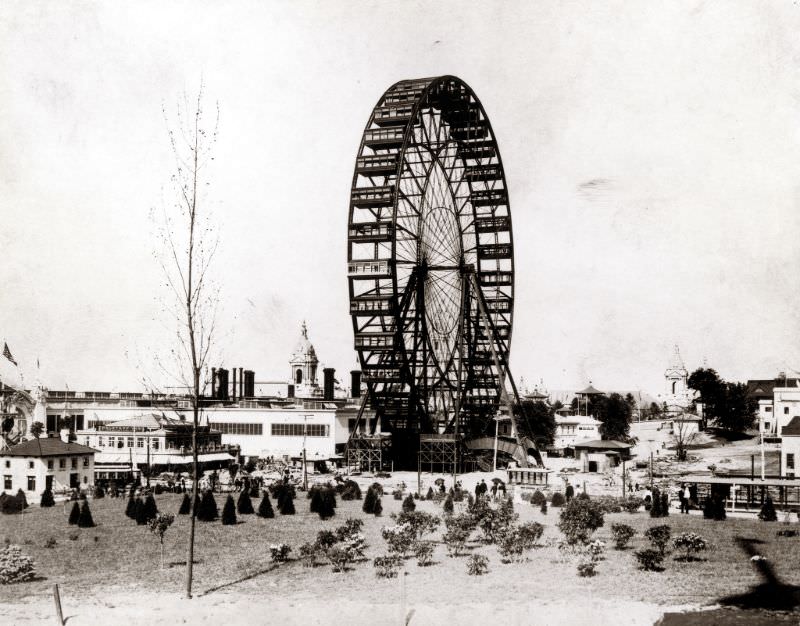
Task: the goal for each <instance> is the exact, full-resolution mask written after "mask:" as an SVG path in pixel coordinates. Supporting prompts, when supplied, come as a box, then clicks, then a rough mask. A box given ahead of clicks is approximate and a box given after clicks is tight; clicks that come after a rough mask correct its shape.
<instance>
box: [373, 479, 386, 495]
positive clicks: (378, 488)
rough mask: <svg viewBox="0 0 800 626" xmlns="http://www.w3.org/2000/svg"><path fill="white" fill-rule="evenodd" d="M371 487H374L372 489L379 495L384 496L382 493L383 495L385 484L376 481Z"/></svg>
mask: <svg viewBox="0 0 800 626" xmlns="http://www.w3.org/2000/svg"><path fill="white" fill-rule="evenodd" d="M370 487H371V488H372V490H373V491H374V492H375V493H376V494H377V495H379V496H382V495H383V485H381V484H380V483H379V482H374V483H372V484H371V485H370Z"/></svg>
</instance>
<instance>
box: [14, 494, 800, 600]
mask: <svg viewBox="0 0 800 626" xmlns="http://www.w3.org/2000/svg"><path fill="white" fill-rule="evenodd" d="M180 500H181V496H177V495H172V494H170V495H167V494H164V495H161V496H156V501H157V503H158V506H159V509H160V510H162V511H164V512H173V513H175V512H177V509H178V506H179V504H180ZM223 503H224V498H223V497H222V496H219V495H218V496H217V504H218V506H219V508H220V510H221V509H222V504H223ZM308 503H309V501H308V500H307V499H306V498H305V494H298V498H297V499H296V500H295V506H296V508H297V510H298V513H297V514H296V515H294V516H285V517H284V516H281V515H280V514H278V515H277V516H276V517H275V519H267V520H265V519H261V518H259V517H257V516H255V515H247V516H240V518H239V519H240V522H241V523H239V524H238V525H236V526H222V524H221V523H220V522H213V523H201V522H198V523H197V547H196V551H195V558H196V561H197V564H196V565H195V592H196V594H198V595H202V594H224V593H226V592H227V591H235V592H236V593H242V594H245V595H247V594H254V595H258V594H266V595H267V596H268V597H273V598H274V597H280V598H283V599H285V600H286V601H287V602H294V601H297V602H302V601H303V599H310V598H315V599H319V598H321V597H325V596H328V595H330V596H331V597H333V596H334V595H335V594H340V593H342V591H343V589H345V588H346V589H347V590H348V591H347V593H348V594H358V595H359V597H360V598H361V599H362V600H365V601H369V602H370V603H374V604H396V603H397V602H398V600H399V598H400V594H401V593H403V594H405V596H406V598H407V601H408V602H418V603H424V604H439V603H445V604H456V603H461V602H464V601H466V600H469V601H470V602H480V601H483V600H486V601H494V599H496V598H502V600H503V601H504V602H507V601H509V600H513V599H515V598H517V599H519V600H526V599H531V598H537V599H540V600H542V599H559V600H564V599H567V600H569V599H571V598H575V599H576V601H580V600H583V599H587V598H591V597H600V598H611V599H614V598H616V599H620V600H623V599H625V600H641V601H645V602H653V603H660V604H670V605H677V604H691V605H704V604H709V603H714V602H715V601H717V600H719V599H720V598H722V597H725V596H729V595H733V594H741V593H746V592H748V591H750V590H751V588H752V587H753V586H755V585H757V584H758V583H759V582H761V581H760V579H759V577H758V576H757V574H756V573H755V571H754V569H753V567H752V565H751V563H750V562H749V559H748V557H747V556H746V555H745V554H744V553H743V552H742V551H741V550H740V549H739V548H738V547H737V546H736V544H735V542H734V537H736V536H741V537H748V538H755V539H759V540H761V541H763V542H764V544H763V546H762V547H761V553H762V554H763V555H765V556H766V557H767V558H768V559H769V560H770V562H771V563H772V565H773V567H774V571H775V573H776V574H777V576H778V577H779V578H780V579H781V581H782V582H783V583H786V584H793V585H800V568H798V567H797V563H798V562H800V538H798V537H792V538H784V537H776V531H777V530H778V529H780V528H782V527H783V525H782V524H780V523H765V522H760V521H758V520H757V519H756V520H750V519H729V520H727V521H725V522H713V521H706V520H704V519H703V518H702V516H698V515H690V516H687V515H679V514H677V513H673V514H672V515H670V517H668V518H663V519H659V520H653V519H651V518H650V517H649V516H648V515H647V514H646V513H644V512H639V513H636V514H633V515H631V514H628V513H620V514H613V515H606V521H605V526H604V527H603V528H601V529H599V530H598V531H597V533H596V537H597V538H599V539H602V540H604V541H606V542H607V552H606V558H605V560H603V561H601V562H600V564H599V566H598V574H597V576H595V577H593V578H590V579H587V578H581V577H579V576H578V575H577V570H576V567H575V563H574V562H573V561H567V562H564V561H563V559H561V555H560V553H559V551H558V549H557V548H555V547H552V546H548V547H540V548H537V549H535V550H533V551H531V552H530V553H528V559H527V561H525V562H522V563H513V564H503V563H501V561H500V557H499V555H498V553H497V549H496V548H495V546H487V545H482V544H479V543H475V544H473V546H472V550H473V551H474V552H476V553H480V554H485V555H486V556H488V557H489V573H488V574H486V575H485V576H482V577H473V576H468V575H467V573H466V558H465V557H460V558H450V557H448V556H447V554H446V550H445V546H444V545H443V544H438V545H437V546H436V551H435V554H434V561H435V564H434V565H433V566H430V567H418V566H417V565H416V561H415V560H414V559H413V558H411V559H409V560H408V561H407V562H406V569H407V570H408V572H409V575H408V576H406V577H405V583H404V585H401V583H400V579H388V580H387V579H379V578H376V576H375V573H374V569H373V567H372V563H371V561H372V558H373V557H375V556H378V555H381V554H385V553H386V550H385V544H384V541H383V539H382V538H381V536H380V530H381V527H382V526H384V525H388V524H391V523H392V520H391V519H390V517H389V516H390V514H391V513H393V512H397V511H399V509H400V504H401V503H400V502H399V501H395V500H393V499H392V498H391V496H384V497H383V507H384V514H383V516H382V517H379V518H375V517H372V516H364V515H363V514H362V513H361V504H362V503H361V501H352V502H343V501H341V500H340V501H339V502H338V508H337V514H336V516H335V517H334V518H333V519H330V520H327V521H321V520H320V519H319V518H318V516H317V515H316V514H314V515H311V514H309V513H308ZM125 504H126V500H125V499H122V498H120V499H110V498H103V499H100V500H94V501H92V502H90V506H91V510H92V515H93V517H94V520H95V522H96V523H97V524H98V526H97V527H96V528H90V529H78V528H77V527H73V526H69V525H68V524H67V516H68V513H69V504H68V505H67V507H66V510H65V508H64V507H63V506H62V505H60V504H59V505H57V506H55V507H53V508H50V509H39V508H38V507H31V508H30V509H28V511H27V512H26V514H25V515H24V516H23V517H22V519H20V516H16V515H14V516H9V515H4V516H0V541H2V540H3V539H4V538H8V539H9V540H10V541H11V542H12V543H17V544H19V545H21V546H22V548H23V552H24V553H26V554H28V555H30V556H32V557H33V558H34V560H35V562H36V569H37V574H38V576H39V577H40V578H39V579H38V580H36V581H34V582H30V583H24V584H17V585H9V586H3V587H0V602H22V601H29V600H30V601H33V600H37V599H38V600H43V599H44V598H46V597H49V595H50V593H51V588H52V584H53V583H59V584H60V585H61V587H62V589H63V590H64V591H63V592H64V593H69V594H70V595H71V596H73V597H78V596H81V595H84V594H87V595H91V596H94V597H98V598H103V597H104V596H106V595H107V596H108V598H109V600H110V599H111V596H113V594H114V593H115V592H120V593H123V592H125V593H130V592H136V591H139V590H141V591H149V592H159V591H161V592H168V593H171V594H180V593H181V592H182V590H183V585H184V574H185V554H186V536H187V534H188V533H187V530H188V518H187V516H176V521H175V524H174V525H173V526H172V527H171V528H170V529H169V530H168V531H167V534H166V537H165V548H166V552H165V555H166V556H165V561H166V563H167V565H166V567H165V568H164V569H163V570H160V569H159V543H158V539H157V538H156V537H155V536H154V535H152V534H151V533H150V532H149V530H148V528H147V527H146V526H137V525H136V524H135V522H133V521H131V520H129V519H128V518H127V517H125V514H124V510H125ZM273 504H274V503H273ZM257 505H258V502H257V501H256V500H255V499H254V506H256V507H257ZM457 506H459V505H457ZM418 510H424V511H428V512H432V513H437V514H440V513H441V507H440V506H439V505H436V504H435V503H433V502H420V503H418ZM517 511H518V512H519V513H520V521H531V520H535V521H539V522H541V523H543V524H544V525H545V535H544V537H543V539H542V542H546V541H547V540H548V539H549V538H558V537H559V536H560V533H559V532H558V530H557V528H556V527H555V524H556V522H557V521H558V511H559V510H558V509H553V508H551V509H550V512H549V514H547V515H542V514H541V513H540V512H539V510H538V507H533V506H530V505H528V504H520V505H517ZM347 517H360V518H363V519H364V535H365V536H366V539H367V543H368V544H369V549H368V550H367V556H368V557H369V562H363V563H356V564H355V565H354V566H353V567H352V569H351V570H350V571H349V572H347V573H344V574H341V573H335V572H333V571H332V569H331V567H330V566H329V565H324V566H320V567H316V568H313V569H309V568H304V567H302V566H301V564H300V562H299V561H295V560H292V561H290V562H288V563H285V564H281V565H278V566H275V565H273V564H272V563H271V562H270V556H269V555H270V551H269V546H270V544H272V543H279V542H284V543H288V544H289V545H290V546H292V548H293V550H294V553H293V555H292V556H297V549H298V547H299V545H300V544H302V543H304V542H306V541H310V540H313V538H314V537H315V535H316V533H317V531H318V530H321V529H335V528H336V527H337V526H338V525H340V524H341V523H343V522H344V520H345V519H346V518H347ZM619 522H623V523H627V524H630V525H631V526H633V527H634V528H635V529H636V530H637V535H636V536H635V537H634V538H633V540H632V542H631V548H629V549H627V550H623V551H617V550H614V549H613V542H612V541H611V539H610V535H611V528H610V527H611V524H613V523H619ZM664 523H666V524H669V525H670V526H671V527H672V534H673V536H674V535H676V534H678V533H680V532H684V531H694V532H697V533H699V534H701V535H702V536H704V537H705V538H706V539H707V540H708V541H709V542H710V543H711V544H712V548H711V549H710V550H709V551H707V553H706V554H705V555H703V556H704V558H705V559H706V560H703V561H699V562H689V563H685V562H680V561H676V560H674V558H673V557H672V556H670V557H668V558H667V560H665V571H663V572H660V573H657V572H644V571H641V570H639V569H638V568H637V564H636V559H635V557H634V556H633V551H634V550H636V549H639V548H641V547H644V546H645V543H646V542H645V540H644V538H643V537H642V533H643V532H644V530H646V529H647V528H648V527H650V526H652V525H656V524H664ZM795 527H796V526H795ZM442 530H443V527H440V530H439V531H437V533H436V536H435V537H434V538H435V539H437V540H438V539H441V533H442ZM70 534H73V536H74V535H77V538H76V539H75V540H70V539H69V535H70ZM50 537H53V538H55V539H56V542H57V544H56V546H55V547H54V548H46V547H45V542H46V541H47V540H48V538H50ZM26 542H27V543H26ZM345 586H346V587H345Z"/></svg>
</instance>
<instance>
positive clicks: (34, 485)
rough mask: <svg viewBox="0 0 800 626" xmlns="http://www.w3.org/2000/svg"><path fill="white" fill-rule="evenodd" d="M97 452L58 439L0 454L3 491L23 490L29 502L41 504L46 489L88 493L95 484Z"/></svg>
mask: <svg viewBox="0 0 800 626" xmlns="http://www.w3.org/2000/svg"><path fill="white" fill-rule="evenodd" d="M95 452H96V451H95V450H94V449H92V448H89V447H87V446H84V445H81V444H78V443H74V442H66V441H62V440H61V439H59V438H58V437H40V438H38V439H30V440H28V441H24V442H22V443H18V444H17V445H15V446H12V447H11V448H8V449H6V450H3V451H2V452H0V468H2V472H3V473H2V476H3V491H5V492H6V493H9V494H13V493H16V492H17V490H18V489H22V491H23V492H25V497H26V498H27V499H28V502H37V501H38V500H36V499H35V498H37V497H38V496H39V495H40V494H41V493H42V492H43V491H44V490H45V489H50V490H51V491H53V493H59V492H63V491H67V490H69V489H86V488H88V486H89V485H91V484H94V455H95Z"/></svg>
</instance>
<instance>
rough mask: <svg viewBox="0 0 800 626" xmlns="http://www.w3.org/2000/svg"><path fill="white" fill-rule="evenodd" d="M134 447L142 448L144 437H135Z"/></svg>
mask: <svg viewBox="0 0 800 626" xmlns="http://www.w3.org/2000/svg"><path fill="white" fill-rule="evenodd" d="M136 447H137V448H144V437H137V438H136Z"/></svg>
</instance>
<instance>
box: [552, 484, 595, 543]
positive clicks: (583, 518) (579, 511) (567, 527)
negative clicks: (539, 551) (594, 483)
mask: <svg viewBox="0 0 800 626" xmlns="http://www.w3.org/2000/svg"><path fill="white" fill-rule="evenodd" d="M603 523H604V519H603V511H602V509H601V508H600V505H599V504H598V503H597V502H596V501H595V500H590V499H588V498H583V497H581V496H578V497H577V498H573V499H572V500H570V501H569V503H568V504H567V506H566V507H564V510H563V511H561V513H560V516H559V522H558V528H559V530H560V531H561V532H562V533H564V536H565V537H566V539H567V542H569V543H570V544H577V543H586V542H588V540H589V537H590V535H591V534H592V533H593V532H594V531H595V530H597V529H598V528H600V527H602V526H603Z"/></svg>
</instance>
